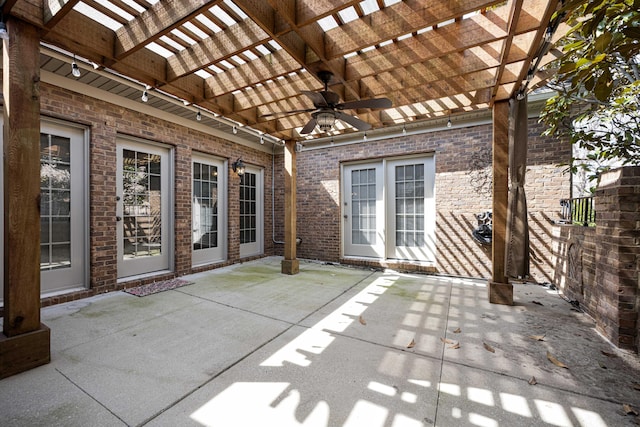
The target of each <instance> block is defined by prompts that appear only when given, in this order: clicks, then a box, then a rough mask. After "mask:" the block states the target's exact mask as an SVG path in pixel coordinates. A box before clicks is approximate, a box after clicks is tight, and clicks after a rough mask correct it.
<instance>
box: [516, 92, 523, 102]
mask: <svg viewBox="0 0 640 427" xmlns="http://www.w3.org/2000/svg"><path fill="white" fill-rule="evenodd" d="M524 97H525V95H524V90H519V91H518V94H517V95H516V99H517V100H518V101H522V100H523V99H524Z"/></svg>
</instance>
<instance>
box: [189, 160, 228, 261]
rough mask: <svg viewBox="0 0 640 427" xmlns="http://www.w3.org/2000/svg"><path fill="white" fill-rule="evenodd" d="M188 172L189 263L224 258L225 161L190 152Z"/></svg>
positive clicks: (225, 239)
mask: <svg viewBox="0 0 640 427" xmlns="http://www.w3.org/2000/svg"><path fill="white" fill-rule="evenodd" d="M192 164H193V168H192V171H193V175H192V193H193V194H192V203H191V212H192V220H191V225H192V227H191V228H192V233H193V238H192V244H193V252H192V256H191V262H192V265H194V266H195V265H202V264H208V263H213V262H217V261H223V260H224V259H225V258H226V241H227V233H226V224H225V221H224V220H225V219H226V197H225V195H226V194H227V185H226V175H227V174H226V173H225V172H226V170H227V166H226V162H224V161H223V160H220V159H216V158H213V157H209V156H205V155H198V154H194V155H193V162H192Z"/></svg>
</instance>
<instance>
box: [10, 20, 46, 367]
mask: <svg viewBox="0 0 640 427" xmlns="http://www.w3.org/2000/svg"><path fill="white" fill-rule="evenodd" d="M7 30H8V33H9V40H5V41H3V49H2V55H3V73H2V74H3V81H2V89H3V95H4V110H3V114H4V134H3V151H4V179H3V184H4V324H3V334H2V335H0V378H5V377H8V376H10V375H13V374H17V373H19V372H22V371H25V370H28V369H31V368H34V367H36V366H40V365H43V364H45V363H48V362H49V361H50V334H49V328H47V327H46V326H44V325H42V324H41V323H40V49H39V47H40V46H39V42H40V39H39V34H38V31H37V29H36V28H35V27H33V26H31V25H28V24H26V23H24V22H21V21H18V20H13V19H9V20H8V22H7Z"/></svg>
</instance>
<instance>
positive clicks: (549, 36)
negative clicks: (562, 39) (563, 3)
mask: <svg viewBox="0 0 640 427" xmlns="http://www.w3.org/2000/svg"><path fill="white" fill-rule="evenodd" d="M552 39H553V28H551V27H547V30H546V31H545V32H544V41H545V42H547V43H549V42H551V40H552Z"/></svg>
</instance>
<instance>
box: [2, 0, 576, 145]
mask: <svg viewBox="0 0 640 427" xmlns="http://www.w3.org/2000/svg"><path fill="white" fill-rule="evenodd" d="M231 1H232V3H231V2H230V1H227V0H225V1H222V0H167V1H161V2H157V3H155V4H151V3H149V2H146V1H136V2H135V3H130V2H125V1H123V0H101V1H100V2H97V1H94V0H87V1H86V2H84V3H85V4H86V5H88V6H89V7H94V9H96V10H97V11H98V12H101V13H103V14H104V15H107V16H108V17H110V18H111V19H113V20H114V21H115V22H117V23H119V28H117V29H115V30H112V29H110V28H108V27H106V26H104V25H103V24H102V23H100V22H96V21H95V20H94V19H93V18H91V17H88V16H85V15H83V14H82V13H81V12H79V11H78V10H76V9H74V6H75V5H76V4H77V3H78V0H55V1H54V0H42V1H41V2H39V1H35V2H28V1H17V2H14V1H8V2H7V3H5V6H4V11H5V13H8V14H10V15H13V16H15V17H17V18H19V19H20V20H22V21H24V22H27V23H31V24H33V25H35V26H36V27H38V28H40V29H41V30H42V31H41V34H42V36H41V38H42V41H44V42H46V43H48V44H50V45H54V46H57V47H59V48H61V49H63V50H64V51H66V52H71V53H73V54H76V55H77V56H78V57H79V58H85V59H87V60H90V61H92V62H95V63H97V64H98V65H100V66H102V67H105V68H106V69H111V70H114V71H116V72H118V73H119V74H122V75H125V76H128V77H130V78H131V79H133V80H136V81H139V82H140V83H141V84H148V85H150V86H152V87H154V88H158V89H162V90H163V91H165V92H167V93H169V94H172V95H174V96H177V97H180V98H183V99H185V100H186V101H188V102H193V103H197V104H199V105H201V106H202V107H203V108H207V109H210V110H211V111H213V112H216V113H218V114H221V115H224V116H226V117H228V118H231V119H233V120H236V121H238V122H240V123H242V124H246V125H248V126H252V127H254V128H255V129H259V130H262V131H265V132H269V133H272V134H273V135H274V136H277V137H281V138H285V139H291V138H297V137H298V135H297V134H296V131H295V129H296V128H300V127H301V126H303V125H304V124H305V123H306V121H308V119H309V115H308V114H293V115H291V116H285V115H277V116H271V115H270V116H268V117H263V116H264V115H265V114H270V113H278V112H285V111H289V110H297V109H307V108H311V107H312V103H311V101H310V99H309V98H308V97H306V96H304V95H302V94H301V92H302V91H317V90H321V89H322V83H321V81H320V79H319V78H318V76H317V73H318V71H320V70H327V71H330V72H331V73H332V74H333V79H332V81H331V83H330V90H332V91H334V92H336V93H337V94H338V96H339V97H340V99H341V100H342V101H345V102H348V101H353V100H358V99H366V98H370V97H387V98H389V99H391V100H392V101H393V107H392V108H391V109H389V111H386V112H385V111H369V110H359V111H353V112H352V113H353V114H356V115H357V116H358V117H360V118H363V119H365V120H368V121H370V122H371V123H372V124H373V126H374V127H380V126H386V125H389V124H393V123H397V122H398V121H413V120H422V119H425V118H429V117H437V116H438V115H442V114H445V112H447V111H452V110H454V111H467V110H473V109H477V108H489V107H490V106H491V105H492V104H493V102H495V101H496V100H503V99H507V98H510V97H512V96H514V94H515V92H516V91H518V90H519V89H520V88H521V87H522V85H523V80H524V79H525V78H526V75H527V71H528V69H529V67H530V66H531V64H532V62H533V61H534V60H535V59H536V55H537V54H538V53H540V52H538V51H539V49H540V46H541V44H542V42H543V37H544V32H545V29H546V26H547V25H548V23H549V20H550V19H551V16H552V14H553V12H554V11H555V10H556V8H557V3H558V1H557V0H541V1H530V0H508V1H507V2H504V0H429V1H427V0H403V1H402V2H397V3H394V4H392V5H389V6H386V2H385V1H384V0H377V1H376V2H374V3H369V6H373V10H371V8H370V7H367V6H366V5H363V4H362V3H361V1H360V0H349V1H344V0H313V1H298V0H231ZM109 2H111V4H112V5H113V7H109ZM331 22H334V24H332V25H330V26H329V27H326V25H328V24H331ZM325 28H326V30H325ZM562 28H563V29H562V30H559V31H566V27H562ZM182 34H183V35H185V36H186V37H187V39H185V38H183V37H182ZM152 42H155V43H157V44H158V45H159V46H161V47H163V48H164V49H165V51H164V52H160V53H162V54H159V53H156V51H152V50H149V49H146V47H147V46H149V44H150V43H152ZM542 54H544V52H543V53H542ZM203 73H206V74H203ZM534 83H535V84H538V82H537V80H536V81H534V82H533V83H532V84H531V85H532V86H533V84H534ZM349 129H351V128H349V127H347V128H346V129H345V130H344V131H349Z"/></svg>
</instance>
